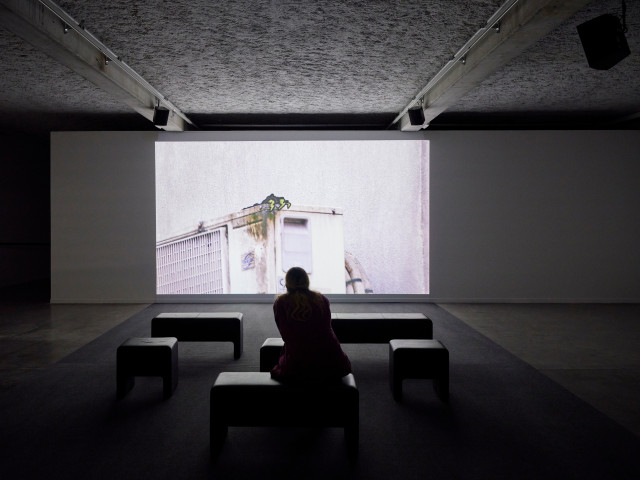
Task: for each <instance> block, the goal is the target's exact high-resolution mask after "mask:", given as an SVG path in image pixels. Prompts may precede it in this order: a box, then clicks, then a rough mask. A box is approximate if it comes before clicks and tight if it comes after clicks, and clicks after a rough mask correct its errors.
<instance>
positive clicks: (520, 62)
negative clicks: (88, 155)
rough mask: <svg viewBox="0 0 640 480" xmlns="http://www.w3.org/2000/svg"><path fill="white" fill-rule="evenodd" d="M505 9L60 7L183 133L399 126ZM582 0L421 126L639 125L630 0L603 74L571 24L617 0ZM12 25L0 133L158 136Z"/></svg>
mask: <svg viewBox="0 0 640 480" xmlns="http://www.w3.org/2000/svg"><path fill="white" fill-rule="evenodd" d="M23 1H32V0H23ZM3 3H7V2H6V0H0V6H1V5H2V4H3ZM33 3H34V4H36V5H37V1H35V0H33ZM49 3H51V2H49ZM504 3H505V2H504V1H503V0H465V1H457V0H451V1H417V0H405V1H402V2H390V1H388V0H375V1H369V0H363V1H353V2H336V1H335V0H319V1H299V0H296V1H293V0H283V1H275V0H272V1H266V0H262V1H260V0H253V1H251V0H226V1H225V0H221V1H217V2H210V1H208V0H174V1H172V2H164V1H150V0H111V1H109V2H104V1H102V0H74V1H67V0H64V1H62V0H61V1H58V2H57V5H58V6H59V7H60V8H61V9H62V10H64V11H65V12H66V13H67V14H69V15H70V16H71V17H73V19H74V20H75V21H76V22H77V24H81V25H82V26H83V27H84V29H86V31H88V32H90V33H91V34H92V35H93V36H94V37H95V38H96V39H98V40H99V41H100V42H101V43H102V44H103V45H105V46H106V47H108V49H109V50H110V51H112V52H115V53H116V54H117V56H118V57H119V58H120V60H121V61H123V62H126V65H128V66H129V67H131V69H133V70H135V72H137V74H139V75H140V76H141V77H143V78H144V80H146V81H147V82H148V83H149V84H150V85H151V86H153V87H154V88H155V89H156V90H157V91H158V92H160V93H161V94H162V95H163V96H164V98H165V99H167V100H168V101H170V102H171V104H172V105H174V106H175V107H177V108H178V109H179V110H180V111H181V112H183V113H184V114H185V115H186V116H187V117H188V119H189V120H191V121H192V122H193V124H194V126H188V128H198V129H202V130H212V129H234V128H338V129H339V128H380V129H383V128H398V123H396V124H393V125H392V122H393V120H394V119H396V118H397V116H398V115H399V114H400V113H401V112H402V111H403V109H406V108H407V107H408V106H410V105H411V102H412V100H413V99H414V98H415V96H416V95H418V93H419V92H420V91H421V89H423V88H424V87H425V86H426V85H427V84H428V83H429V82H430V81H431V80H432V79H433V78H434V76H436V75H437V74H438V72H439V71H440V70H441V69H442V68H443V67H444V66H445V65H446V64H447V62H449V61H450V60H451V59H452V58H454V56H455V55H456V54H457V53H458V52H459V50H460V49H461V48H462V47H463V45H465V43H466V42H467V41H468V40H469V39H471V38H472V37H473V36H474V34H476V32H478V30H479V29H482V28H484V27H486V26H487V21H488V20H489V19H490V18H491V17H492V15H493V14H494V13H495V12H496V11H498V10H499V8H500V7H501V6H502V5H503V4H504ZM583 3H584V4H586V6H584V7H580V8H579V9H578V11H577V13H575V14H572V15H570V16H568V17H567V18H566V19H564V20H562V21H559V22H557V23H558V25H557V26H556V25H554V27H553V28H552V29H550V31H549V32H548V33H546V34H545V35H544V36H542V38H540V39H539V40H537V41H535V42H533V43H532V44H531V45H528V46H527V48H526V49H524V51H522V52H518V55H515V57H514V58H511V59H508V60H507V61H504V62H503V63H502V64H501V65H500V66H499V68H497V69H494V71H493V72H491V73H489V74H486V75H485V76H484V77H482V79H481V81H478V82H477V84H476V85H475V86H474V88H472V89H470V90H469V91H468V92H465V94H464V95H461V96H460V98H457V99H456V100H455V101H453V102H452V101H450V102H449V103H448V104H447V106H446V108H445V109H444V110H443V112H442V113H440V114H439V115H437V116H436V117H435V119H433V120H432V121H431V123H430V125H429V127H428V128H433V129H435V128H637V126H638V117H639V116H640V115H639V112H640V55H639V52H640V35H639V33H640V2H636V1H629V2H627V26H628V32H627V33H626V38H627V41H628V43H629V47H630V49H631V55H630V56H628V57H627V58H625V59H623V60H622V61H621V62H620V63H619V64H617V65H615V66H614V67H613V68H611V69H610V70H604V71H601V70H594V69H591V68H589V66H588V65H587V61H586V58H585V55H584V51H583V49H582V45H581V43H580V39H579V37H578V34H577V31H576V26H577V25H579V24H581V23H583V22H585V21H587V20H590V19H592V18H594V17H596V16H598V15H601V14H605V13H613V14H616V15H620V13H621V2H620V1H619V0H593V1H591V2H588V1H585V2H583ZM0 14H2V12H0ZM4 15H6V14H4ZM10 30H11V29H9V28H8V27H6V28H0V65H1V66H2V67H1V68H0V82H1V85H2V88H1V89H0V128H1V129H2V130H3V131H5V132H7V131H9V132H26V133H29V132H38V133H41V132H48V131H55V130H148V129H155V127H154V126H153V124H152V122H150V121H149V120H148V119H146V118H145V117H143V116H142V115H140V114H139V113H138V112H136V111H135V110H134V109H133V108H131V105H129V104H127V103H126V102H124V101H122V99H121V98H118V96H117V95H114V94H113V92H109V91H107V90H104V89H103V88H101V87H98V86H96V84H95V83H93V82H91V81H89V80H87V79H86V78H84V77H83V76H82V75H81V74H79V73H77V72H76V71H73V70H72V69H70V68H69V67H68V66H67V65H65V64H64V62H61V61H60V60H59V59H58V60H55V59H54V58H52V57H51V56H49V55H48V54H46V53H44V51H43V48H42V46H33V45H32V44H33V43H34V42H33V41H32V39H31V38H30V37H29V36H27V37H24V36H19V35H18V34H16V33H14V31H10ZM35 43H37V42H35Z"/></svg>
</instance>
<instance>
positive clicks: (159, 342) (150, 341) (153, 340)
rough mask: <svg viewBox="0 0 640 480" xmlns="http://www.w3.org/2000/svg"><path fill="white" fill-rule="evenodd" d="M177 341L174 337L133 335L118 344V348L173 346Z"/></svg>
mask: <svg viewBox="0 0 640 480" xmlns="http://www.w3.org/2000/svg"><path fill="white" fill-rule="evenodd" d="M177 343H178V339H177V338H175V337H133V338H129V339H127V340H125V341H124V343H122V345H120V347H118V348H123V347H124V348H131V347H136V348H137V347H171V348H173V347H174V346H175V345H176V344H177Z"/></svg>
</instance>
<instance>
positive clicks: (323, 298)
mask: <svg viewBox="0 0 640 480" xmlns="http://www.w3.org/2000/svg"><path fill="white" fill-rule="evenodd" d="M315 293H316V295H317V296H318V298H319V299H320V301H322V303H324V304H325V305H329V304H330V303H331V302H329V299H328V298H327V297H326V296H325V295H323V294H322V293H320V292H315Z"/></svg>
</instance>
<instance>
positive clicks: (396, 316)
mask: <svg viewBox="0 0 640 480" xmlns="http://www.w3.org/2000/svg"><path fill="white" fill-rule="evenodd" d="M331 318H332V319H333V320H427V319H428V317H427V316H426V315H425V314H424V313H391V312H390V313H373V312H367V313H332V314H331Z"/></svg>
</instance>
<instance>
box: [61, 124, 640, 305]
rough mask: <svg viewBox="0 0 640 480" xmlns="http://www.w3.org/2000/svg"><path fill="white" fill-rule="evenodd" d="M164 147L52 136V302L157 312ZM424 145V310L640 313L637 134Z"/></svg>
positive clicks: (455, 139) (203, 135)
mask: <svg viewBox="0 0 640 480" xmlns="http://www.w3.org/2000/svg"><path fill="white" fill-rule="evenodd" d="M156 135H157V134H156V133H155V132H109V133H104V132H102V133H99V132H92V133H87V132H84V133H79V132H67V133H55V134H52V139H51V224H52V225H51V242H52V246H51V257H52V259H51V275H52V278H51V282H52V295H51V298H52V302H148V301H154V300H155V293H154V292H155V248H154V245H155V191H154V140H155V139H156ZM398 135H406V134H401V133H400V132H343V133H335V132H333V133H331V132H320V133H319V132H315V133H313V132H310V133H303V132H280V133H278V132H270V133H268V132H262V133H257V134H247V133H238V132H236V133H223V132H219V133H209V132H199V133H192V132H189V133H184V134H161V135H160V137H159V138H160V139H166V140H170V141H173V140H176V139H178V138H180V139H189V140H191V139H193V140H209V139H227V140H234V139H243V138H247V137H251V138H252V139H253V140H259V139H269V138H271V139H273V138H276V139H278V140H283V139H307V138H313V139H320V138H331V139H356V138H358V139H360V138H369V139H376V138H398ZM424 136H425V138H427V139H428V140H430V146H431V153H430V159H431V168H430V170H431V174H430V176H431V187H430V208H431V231H430V240H431V242H430V269H431V281H430V285H431V295H430V296H427V297H426V298H427V299H431V300H434V301H612V302H616V301H632V302H638V301H640V275H638V271H637V267H638V265H640V262H639V260H640V253H639V252H638V245H640V210H639V209H638V205H640V190H639V189H638V179H639V178H640V161H639V160H638V152H640V133H639V132H634V131H620V132H616V131H610V132H609V131H603V132H592V131H580V132H559V131H558V132H555V131H554V132H545V131H531V132H430V131H426V132H424ZM400 138H402V137H400ZM419 298H420V299H424V298H425V297H419ZM358 299H359V300H360V299H361V297H358ZM391 299H392V298H389V297H387V298H386V300H391ZM336 300H337V299H335V298H334V301H336ZM267 301H268V300H267Z"/></svg>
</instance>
